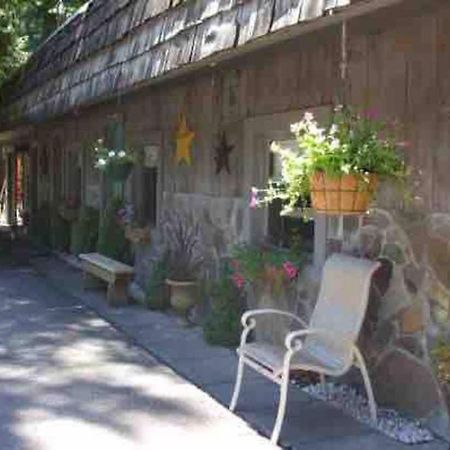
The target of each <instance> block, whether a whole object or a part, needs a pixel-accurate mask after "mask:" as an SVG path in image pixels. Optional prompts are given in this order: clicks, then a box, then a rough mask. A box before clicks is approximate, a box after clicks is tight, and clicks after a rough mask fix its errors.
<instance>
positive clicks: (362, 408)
mask: <svg viewBox="0 0 450 450" xmlns="http://www.w3.org/2000/svg"><path fill="white" fill-rule="evenodd" d="M302 390H303V391H305V392H306V393H308V394H309V395H311V396H312V397H315V398H318V399H320V400H323V401H326V402H329V403H331V404H333V405H334V406H336V407H337V408H339V409H341V410H342V411H343V412H345V413H347V414H349V415H351V416H352V417H353V418H354V419H356V420H357V421H359V422H362V423H364V424H366V425H368V426H370V427H372V428H375V429H377V430H378V431H380V432H381V433H383V434H385V435H387V436H389V437H391V438H393V439H395V440H397V441H400V442H402V443H404V444H422V443H425V442H430V441H432V440H433V439H434V438H433V435H432V433H431V432H430V431H428V430H427V429H426V428H424V427H423V426H422V424H421V423H420V422H419V421H418V420H411V419H407V418H405V417H403V416H401V415H400V414H399V413H398V412H397V411H395V410H393V409H387V408H378V420H377V423H376V424H373V423H372V421H371V419H370V413H369V405H368V402H367V400H366V398H365V397H363V396H362V395H360V394H358V392H357V391H356V390H355V389H354V388H352V387H350V386H348V385H345V384H339V385H338V384H335V383H325V384H324V385H323V386H322V385H321V384H320V383H318V384H310V385H308V386H305V387H302Z"/></svg>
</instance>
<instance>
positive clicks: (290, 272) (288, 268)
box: [283, 261, 298, 280]
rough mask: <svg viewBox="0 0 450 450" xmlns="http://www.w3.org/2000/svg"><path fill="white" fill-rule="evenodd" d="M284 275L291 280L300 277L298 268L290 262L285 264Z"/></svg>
mask: <svg viewBox="0 0 450 450" xmlns="http://www.w3.org/2000/svg"><path fill="white" fill-rule="evenodd" d="M283 269H284V273H285V274H286V276H287V277H288V278H289V280H293V279H294V278H295V277H296V276H297V275H298V269H297V267H296V266H295V265H294V264H292V263H291V262H290V261H286V262H285V263H284V264H283Z"/></svg>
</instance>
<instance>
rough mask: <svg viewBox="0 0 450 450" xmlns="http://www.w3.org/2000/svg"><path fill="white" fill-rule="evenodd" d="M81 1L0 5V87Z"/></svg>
mask: <svg viewBox="0 0 450 450" xmlns="http://www.w3.org/2000/svg"><path fill="white" fill-rule="evenodd" d="M83 3H85V2H84V0H4V1H2V2H0V85H2V84H3V82H4V81H5V80H6V79H7V78H10V77H11V74H12V73H14V72H15V71H16V70H17V69H18V68H19V67H20V66H21V65H22V64H23V63H24V62H25V61H26V60H27V58H28V55H29V54H30V53H32V52H33V51H34V50H36V48H37V47H38V46H39V44H41V43H42V41H43V40H44V39H45V38H47V37H48V36H49V35H50V34H51V33H52V32H53V31H54V30H55V29H56V28H57V27H58V26H60V25H62V24H63V23H64V21H65V20H67V18H68V17H70V16H71V15H72V14H73V13H74V12H75V11H76V10H77V9H78V8H79V7H80V6H82V5H83Z"/></svg>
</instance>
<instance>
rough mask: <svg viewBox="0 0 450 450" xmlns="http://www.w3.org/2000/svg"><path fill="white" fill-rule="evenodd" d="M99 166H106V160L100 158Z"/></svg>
mask: <svg viewBox="0 0 450 450" xmlns="http://www.w3.org/2000/svg"><path fill="white" fill-rule="evenodd" d="M98 165H99V166H105V165H106V160H105V159H103V158H100V159H99V160H98Z"/></svg>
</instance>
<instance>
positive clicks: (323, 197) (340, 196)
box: [310, 172, 379, 215]
mask: <svg viewBox="0 0 450 450" xmlns="http://www.w3.org/2000/svg"><path fill="white" fill-rule="evenodd" d="M378 180H379V179H378V176H377V175H375V174H368V175H366V176H364V177H359V176H357V175H353V174H349V175H341V176H339V177H331V176H329V175H327V174H325V173H324V172H315V173H314V174H313V176H312V177H311V181H310V182H311V202H312V206H313V208H314V210H315V211H316V212H318V213H322V214H329V215H331V214H345V215H351V214H364V213H365V212H366V211H367V210H368V208H369V205H370V203H371V201H372V199H373V196H374V194H375V191H376V190H377V187H378Z"/></svg>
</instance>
